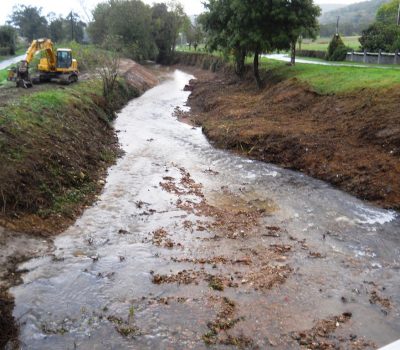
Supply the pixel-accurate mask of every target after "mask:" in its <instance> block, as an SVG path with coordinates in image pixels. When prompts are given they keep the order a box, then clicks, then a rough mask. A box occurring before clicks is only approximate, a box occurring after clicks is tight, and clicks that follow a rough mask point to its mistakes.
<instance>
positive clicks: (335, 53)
mask: <svg viewBox="0 0 400 350" xmlns="http://www.w3.org/2000/svg"><path fill="white" fill-rule="evenodd" d="M348 51H350V49H349V48H348V47H346V45H345V44H344V43H343V40H342V38H341V37H340V35H336V34H335V35H334V36H333V38H332V40H331V42H330V43H329V46H328V51H327V53H326V59H327V60H328V61H344V60H345V59H346V54H347V52H348Z"/></svg>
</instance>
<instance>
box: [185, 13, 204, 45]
mask: <svg viewBox="0 0 400 350" xmlns="http://www.w3.org/2000/svg"><path fill="white" fill-rule="evenodd" d="M200 18H201V17H200ZM183 33H184V34H185V36H186V40H187V43H188V45H189V48H191V47H192V45H193V46H194V48H195V50H196V49H197V46H198V45H200V44H202V43H203V42H204V38H205V33H204V30H203V26H202V24H201V23H200V21H199V18H196V20H195V21H194V24H192V22H191V21H190V18H189V17H186V19H185V20H184V24H183Z"/></svg>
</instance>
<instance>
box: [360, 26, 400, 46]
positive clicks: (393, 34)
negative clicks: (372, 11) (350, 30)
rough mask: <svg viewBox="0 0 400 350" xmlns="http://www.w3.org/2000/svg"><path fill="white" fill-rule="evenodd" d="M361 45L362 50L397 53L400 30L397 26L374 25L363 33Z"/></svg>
mask: <svg viewBox="0 0 400 350" xmlns="http://www.w3.org/2000/svg"><path fill="white" fill-rule="evenodd" d="M360 43H361V49H362V50H367V51H372V52H378V51H379V50H382V51H385V52H391V51H395V50H396V49H399V43H400V30H399V28H398V27H397V26H396V25H386V24H381V23H374V24H372V25H370V26H369V27H368V28H367V29H366V30H364V31H363V32H362V36H361V38H360Z"/></svg>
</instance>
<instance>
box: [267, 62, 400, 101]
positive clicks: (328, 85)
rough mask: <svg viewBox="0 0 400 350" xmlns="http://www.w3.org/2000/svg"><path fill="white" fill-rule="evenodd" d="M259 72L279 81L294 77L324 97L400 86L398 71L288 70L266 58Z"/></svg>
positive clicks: (302, 67)
mask: <svg viewBox="0 0 400 350" xmlns="http://www.w3.org/2000/svg"><path fill="white" fill-rule="evenodd" d="M261 68H262V69H266V70H273V72H274V73H275V74H276V75H277V76H280V77H282V78H292V77H293V78H294V77H296V78H297V79H299V80H300V81H302V82H305V83H308V84H310V85H311V86H312V87H313V88H314V89H315V90H316V91H317V92H319V93H324V94H330V93H342V92H349V91H354V90H358V89H364V88H374V89H378V88H388V87H391V86H394V85H400V69H398V68H388V69H380V68H369V67H365V68H364V67H337V66H322V65H316V64H301V63H297V64H296V65H295V66H294V67H291V66H288V65H287V63H285V62H279V61H275V60H270V59H266V58H263V59H262V60H261Z"/></svg>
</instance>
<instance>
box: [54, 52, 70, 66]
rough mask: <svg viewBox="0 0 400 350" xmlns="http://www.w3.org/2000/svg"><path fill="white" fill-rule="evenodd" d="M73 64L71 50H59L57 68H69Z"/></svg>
mask: <svg viewBox="0 0 400 350" xmlns="http://www.w3.org/2000/svg"><path fill="white" fill-rule="evenodd" d="M71 65H72V53H71V51H70V50H57V68H69V67H71Z"/></svg>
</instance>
